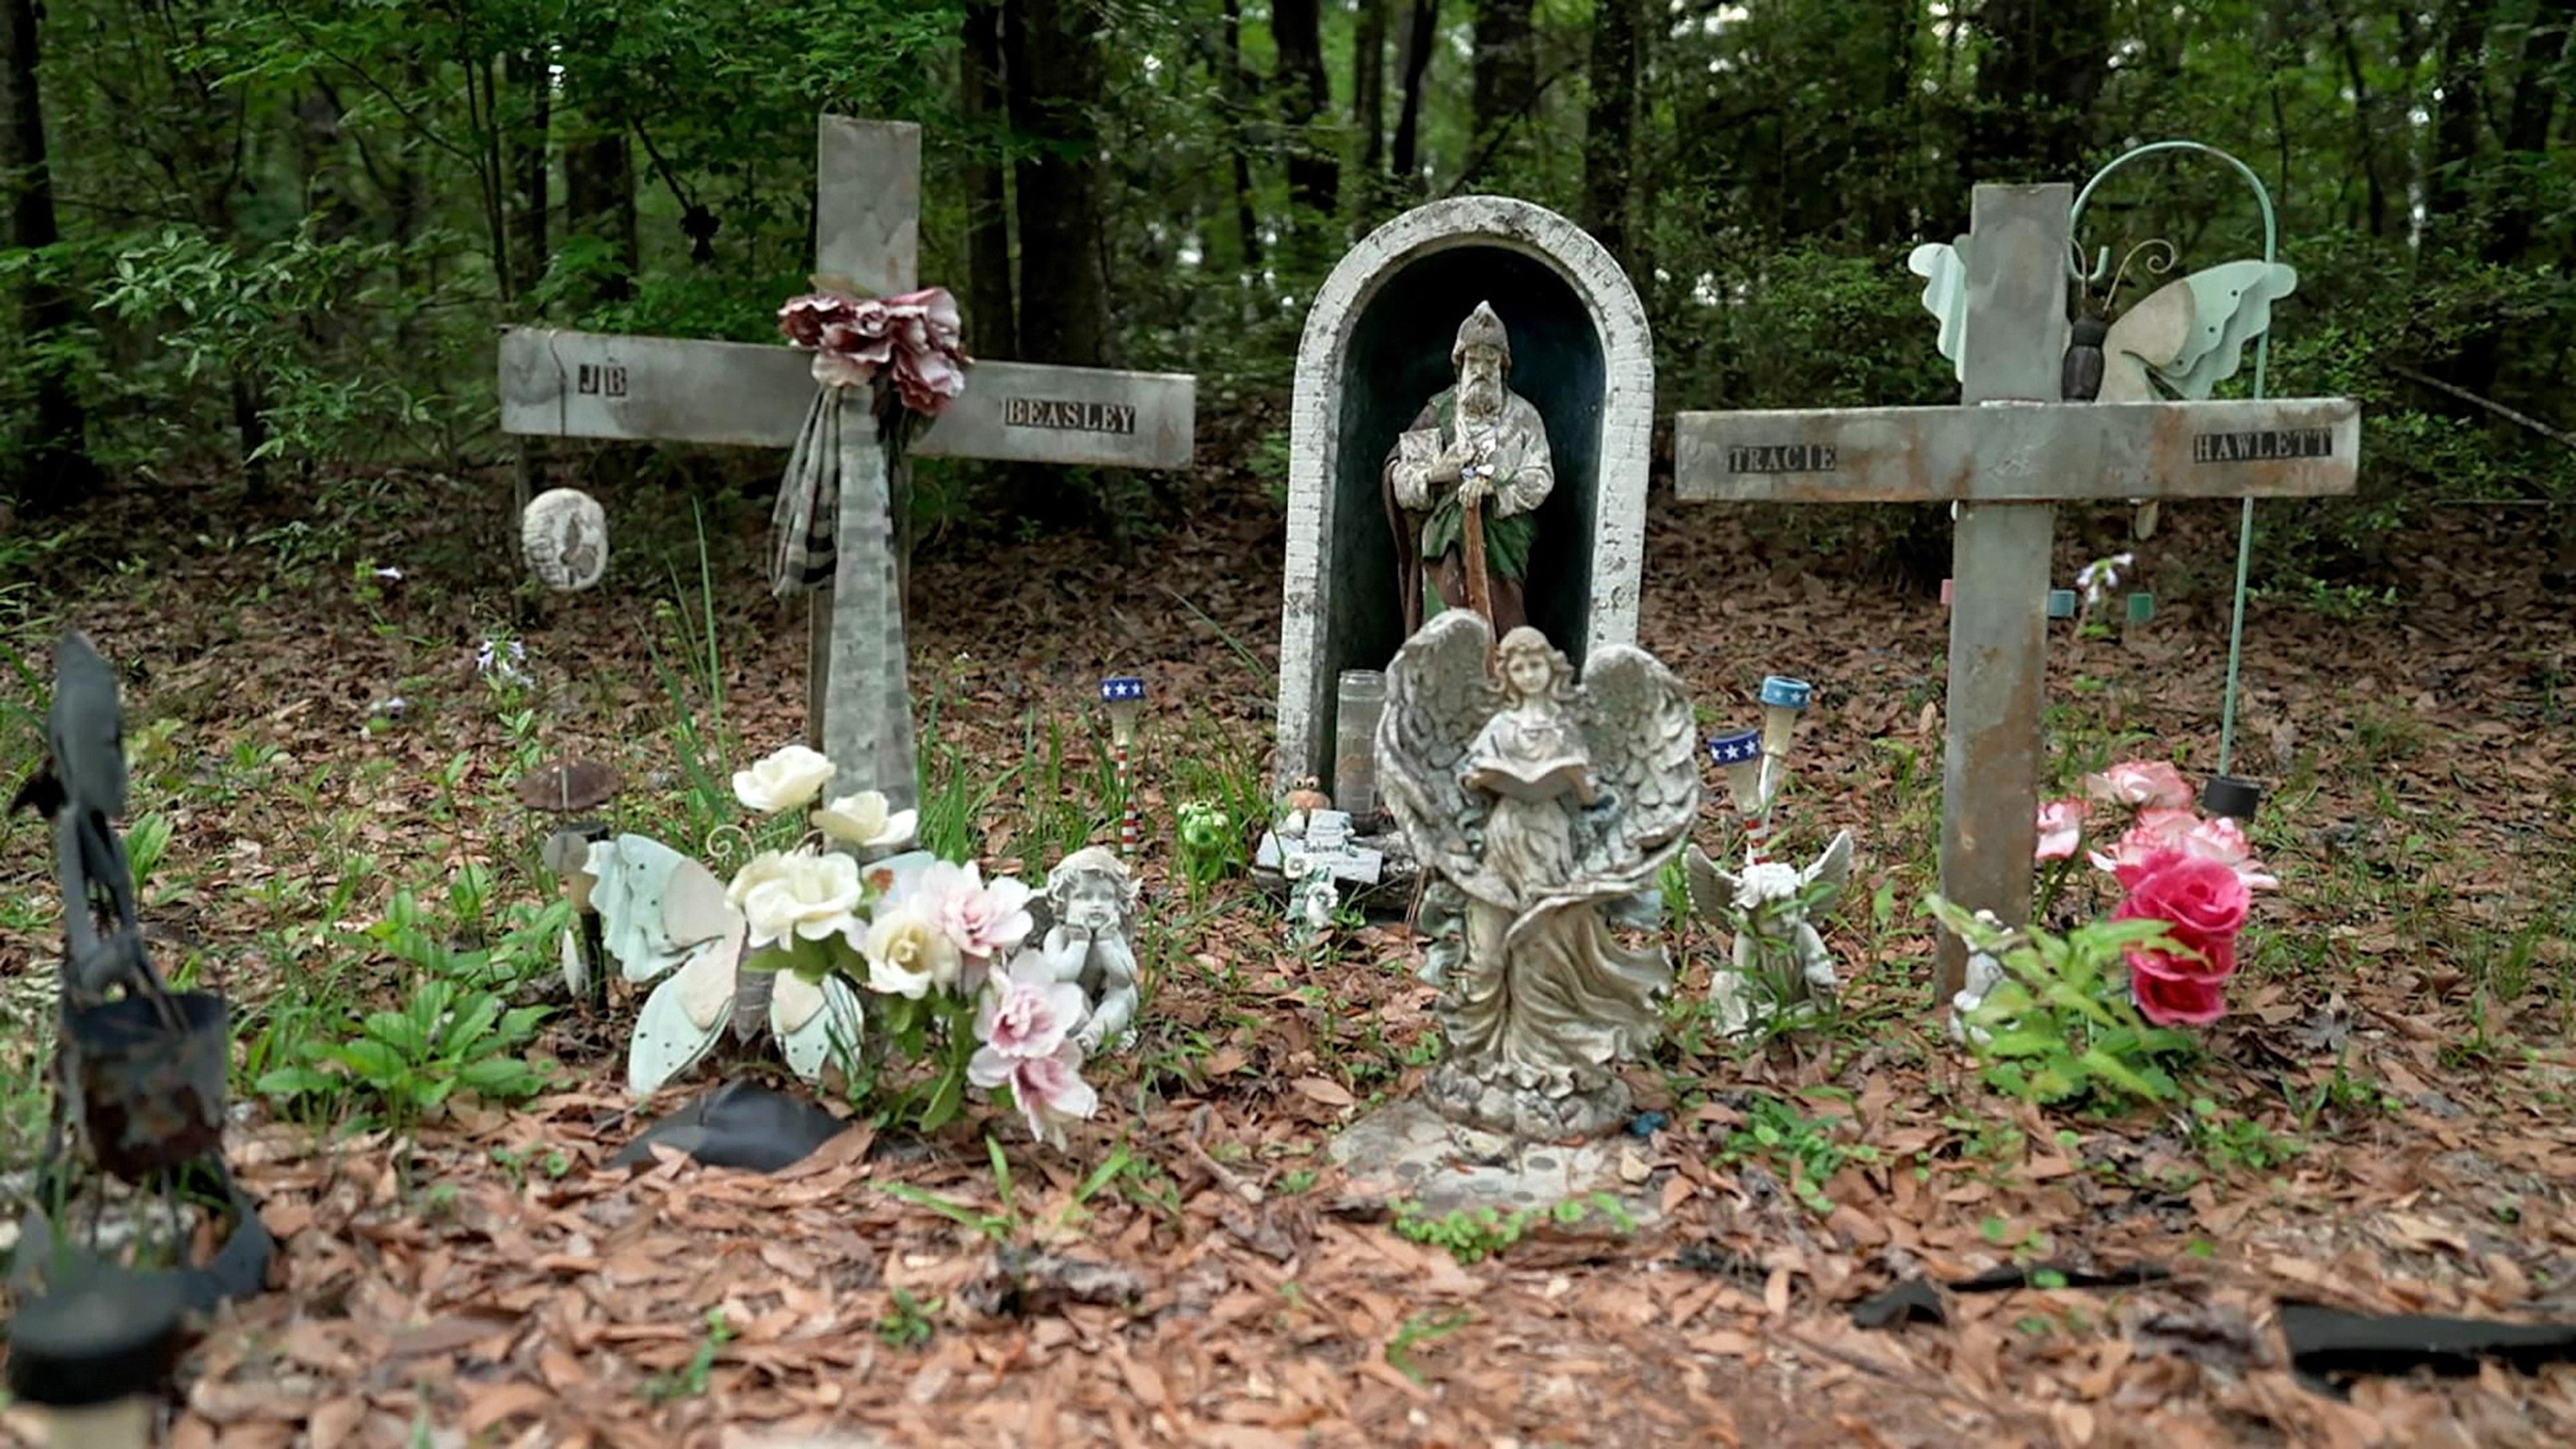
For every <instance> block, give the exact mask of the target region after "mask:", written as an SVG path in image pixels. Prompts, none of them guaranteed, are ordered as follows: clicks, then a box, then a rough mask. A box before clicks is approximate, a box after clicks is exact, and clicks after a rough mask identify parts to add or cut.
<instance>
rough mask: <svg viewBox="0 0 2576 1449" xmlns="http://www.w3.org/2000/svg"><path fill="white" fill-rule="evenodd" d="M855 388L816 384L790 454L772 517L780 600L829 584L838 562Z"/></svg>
mask: <svg viewBox="0 0 2576 1449" xmlns="http://www.w3.org/2000/svg"><path fill="white" fill-rule="evenodd" d="M850 392H851V389H849V388H846V387H833V386H830V385H828V384H827V385H825V386H822V387H818V388H816V389H815V390H814V405H813V406H812V407H811V408H809V409H807V410H806V413H805V426H804V427H803V428H802V429H800V430H799V431H798V432H797V434H796V449H795V451H794V452H792V453H790V454H788V457H787V472H786V475H785V476H784V477H782V478H781V479H780V480H779V484H778V506H777V507H776V508H775V509H773V510H772V511H771V513H770V515H769V591H770V593H771V594H773V595H775V596H776V597H778V598H782V599H784V598H787V597H789V596H791V595H795V594H803V593H811V592H813V591H814V590H816V589H821V588H828V587H830V585H831V582H832V573H833V570H834V568H835V567H836V566H837V565H838V563H839V551H838V549H837V548H836V547H835V545H834V542H833V540H834V537H835V535H836V534H837V533H838V531H839V528H840V522H841V408H842V405H843V403H844V402H845V401H846V400H847V397H848V394H849V393H850Z"/></svg>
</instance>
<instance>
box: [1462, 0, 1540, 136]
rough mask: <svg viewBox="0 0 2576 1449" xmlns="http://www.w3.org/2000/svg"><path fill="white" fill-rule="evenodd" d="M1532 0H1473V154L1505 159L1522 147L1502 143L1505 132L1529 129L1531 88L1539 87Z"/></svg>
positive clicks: (1520, 132)
mask: <svg viewBox="0 0 2576 1449" xmlns="http://www.w3.org/2000/svg"><path fill="white" fill-rule="evenodd" d="M1530 8H1531V0H1476V23H1475V28H1474V32H1473V34H1474V42H1473V44H1474V52H1475V62H1474V63H1475V82H1474V85H1473V88H1472V99H1471V111H1472V114H1473V116H1474V118H1475V127H1476V140H1475V144H1474V145H1473V146H1472V147H1470V148H1469V150H1468V154H1469V155H1471V156H1485V157H1490V158H1492V159H1493V160H1495V161H1500V160H1501V159H1502V158H1503V157H1505V156H1507V155H1509V154H1511V153H1513V152H1516V151H1520V150H1523V149H1526V148H1525V147H1524V146H1521V145H1518V144H1514V145H1505V144H1504V141H1503V133H1504V132H1505V131H1506V130H1511V129H1513V128H1515V127H1517V128H1518V131H1519V134H1520V135H1521V136H1523V137H1526V136H1527V135H1528V132H1529V128H1528V125H1527V124H1524V123H1525V121H1526V120H1527V112H1528V109H1529V106H1530V92H1531V91H1533V90H1536V89H1537V88H1538V53H1537V50H1536V48H1535V47H1534V46H1533V44H1532V36H1531V30H1530Z"/></svg>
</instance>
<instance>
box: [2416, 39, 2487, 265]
mask: <svg viewBox="0 0 2576 1449" xmlns="http://www.w3.org/2000/svg"><path fill="white" fill-rule="evenodd" d="M2487 5H2488V0H2450V3H2449V4H2447V5H2445V6H2444V7H2443V15H2442V20H2443V25H2442V50H2441V60H2440V70H2439V72H2438V75H2439V79H2438V81H2437V82H2436V83H2437V84H2438V85H2439V86H2440V88H2441V92H2442V94H2441V96H2440V97H2439V98H2438V99H2436V100H2435V101H2434V102H2433V154H2432V156H2431V157H2430V158H2429V160H2428V164H2427V166H2426V172H2425V177H2424V239H2425V241H2426V242H2427V243H2428V244H2433V245H2439V246H2442V247H2444V248H2445V249H2456V248H2458V247H2460V246H2461V245H2462V244H2463V243H2464V242H2465V241H2466V240H2467V237H2466V235H2465V234H2466V233H2467V231H2468V230H2469V229H2470V223H2471V221H2472V215H2471V212H2472V208H2471V205H2470V202H2471V197H2470V182H2471V180H2472V177H2471V174H2470V173H2471V172H2472V171H2473V170H2474V169H2475V167H2476V164H2477V155H2478V113H2479V111H2480V110H2481V109H2482V108H2483V105H2484V98H2485V91H2484V87H2485V84H2486V48H2487Z"/></svg>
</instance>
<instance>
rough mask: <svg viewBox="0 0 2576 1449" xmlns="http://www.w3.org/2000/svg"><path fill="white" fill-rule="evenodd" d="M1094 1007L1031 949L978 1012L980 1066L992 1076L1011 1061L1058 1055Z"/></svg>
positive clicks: (990, 986) (989, 991)
mask: <svg viewBox="0 0 2576 1449" xmlns="http://www.w3.org/2000/svg"><path fill="white" fill-rule="evenodd" d="M1089 1009H1090V1007H1089V1004H1088V1003H1087V1002H1086V1001H1085V1000H1084V998H1083V995H1082V987H1081V986H1080V985H1078V984H1077V983H1074V982H1071V981H1059V980H1057V979H1056V975H1055V969H1054V968H1053V967H1052V966H1050V965H1049V964H1048V963H1047V959H1046V956H1045V955H1044V954H1043V953H1041V952H1037V951H1031V952H1029V953H1028V954H1026V955H1024V956H1022V957H1021V958H1020V959H1019V960H1017V961H1014V962H1012V963H1011V969H1010V972H1009V974H1007V975H1004V976H999V977H995V978H993V979H992V980H990V981H988V982H987V983H986V984H985V987H984V993H983V1004H982V1005H981V1006H979V1007H977V1008H976V1011H975V1039H976V1040H978V1041H980V1042H982V1043H983V1045H982V1046H979V1047H977V1048H976V1049H975V1056H974V1063H982V1064H984V1070H985V1071H986V1073H987V1074H988V1075H990V1074H991V1073H993V1072H997V1071H999V1070H1001V1067H1000V1063H1001V1062H1002V1061H1004V1060H1005V1059H1009V1058H1024V1057H1043V1056H1052V1055H1053V1054H1054V1053H1055V1050H1056V1048H1058V1047H1060V1046H1062V1045H1064V1043H1065V1039H1066V1037H1068V1036H1070V1035H1071V1034H1072V1032H1073V1029H1074V1028H1075V1027H1077V1026H1080V1025H1081V1024H1082V1017H1083V1013H1084V1012H1086V1011H1088V1010H1089ZM972 1064H973V1063H970V1065H972ZM985 1085H988V1086H989V1085H991V1084H990V1083H986V1084H985Z"/></svg>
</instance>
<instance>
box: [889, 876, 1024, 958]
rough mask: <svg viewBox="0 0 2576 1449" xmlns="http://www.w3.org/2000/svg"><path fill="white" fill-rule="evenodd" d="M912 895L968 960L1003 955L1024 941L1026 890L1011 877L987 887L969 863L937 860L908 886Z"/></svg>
mask: <svg viewBox="0 0 2576 1449" xmlns="http://www.w3.org/2000/svg"><path fill="white" fill-rule="evenodd" d="M913 892H914V898H915V900H916V901H917V902H918V904H919V905H920V906H921V908H922V910H924V911H925V912H927V913H928V914H929V916H930V919H932V920H933V921H936V922H938V923H939V928H940V929H941V930H943V931H946V932H947V933H948V939H950V940H952V941H954V942H956V943H957V949H958V950H959V951H960V952H961V953H963V954H964V955H965V956H966V957H967V959H968V960H969V961H970V962H976V963H981V962H984V961H989V960H991V959H992V958H994V957H996V956H1007V955H1009V954H1010V953H1011V952H1012V951H1013V950H1015V949H1017V948H1018V946H1019V944H1020V943H1021V942H1022V941H1025V940H1027V939H1028V936H1029V932H1030V931H1031V930H1032V929H1034V928H1035V927H1036V925H1037V922H1035V921H1034V920H1032V919H1030V917H1029V911H1028V905H1029V896H1030V891H1029V888H1028V887H1027V886H1026V885H1024V884H1022V883H1021V882H1020V881H1018V880H1015V879H1013V878H1012V877H1010V876H1003V877H1000V878H999V879H997V880H995V881H993V882H992V883H990V884H989V885H988V884H986V883H985V881H984V877H983V874H982V872H980V871H978V870H977V869H976V868H975V864H974V862H972V861H969V862H967V863H966V864H964V865H957V864H954V863H952V862H950V861H945V860H943V861H937V862H934V863H933V864H932V865H930V866H929V867H928V868H927V869H925V870H923V871H922V873H921V879H920V880H918V881H916V882H915V883H914V884H913Z"/></svg>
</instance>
